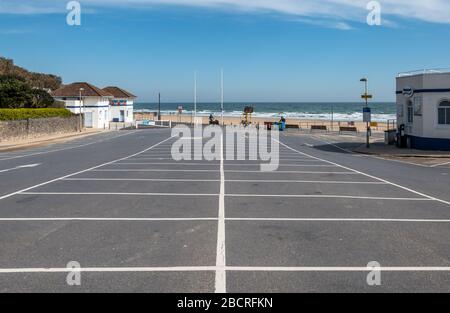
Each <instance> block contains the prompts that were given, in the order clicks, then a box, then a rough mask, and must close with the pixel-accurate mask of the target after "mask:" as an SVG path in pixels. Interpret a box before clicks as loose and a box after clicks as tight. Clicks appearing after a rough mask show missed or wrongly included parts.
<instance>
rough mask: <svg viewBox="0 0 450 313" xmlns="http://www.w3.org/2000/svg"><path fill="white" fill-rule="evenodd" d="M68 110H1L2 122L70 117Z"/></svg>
mask: <svg viewBox="0 0 450 313" xmlns="http://www.w3.org/2000/svg"><path fill="white" fill-rule="evenodd" d="M72 115H73V114H72V112H70V111H69V110H67V109H0V121H17V120H26V119H29V118H30V119H36V118H48V117H70V116H72Z"/></svg>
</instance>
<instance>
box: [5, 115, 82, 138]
mask: <svg viewBox="0 0 450 313" xmlns="http://www.w3.org/2000/svg"><path fill="white" fill-rule="evenodd" d="M78 131H80V118H79V116H72V117H64V118H63V117H52V118H40V119H29V120H21V121H1V122H0V141H2V142H5V141H15V140H24V139H31V138H39V137H44V136H49V135H58V134H65V133H73V132H78Z"/></svg>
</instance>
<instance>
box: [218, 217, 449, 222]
mask: <svg viewBox="0 0 450 313" xmlns="http://www.w3.org/2000/svg"><path fill="white" fill-rule="evenodd" d="M226 220H227V221H250V222H252V221H254V222H264V221H269V222H383V223H384V222H393V223H450V220H439V219H437V220H436V219H433V220H429V219H428V220H427V219H398V218H227V219H226Z"/></svg>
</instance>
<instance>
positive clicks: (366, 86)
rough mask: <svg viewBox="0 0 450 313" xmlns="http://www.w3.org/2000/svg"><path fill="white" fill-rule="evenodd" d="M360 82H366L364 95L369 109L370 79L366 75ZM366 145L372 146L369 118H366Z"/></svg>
mask: <svg viewBox="0 0 450 313" xmlns="http://www.w3.org/2000/svg"><path fill="white" fill-rule="evenodd" d="M359 81H360V82H362V83H364V95H363V96H362V98H363V99H365V100H366V109H369V99H371V98H372V96H371V95H369V80H368V79H367V78H366V77H364V78H361V79H360V80H359ZM366 130H367V132H366V146H367V148H370V124H369V119H366Z"/></svg>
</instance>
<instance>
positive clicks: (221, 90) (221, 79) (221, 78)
mask: <svg viewBox="0 0 450 313" xmlns="http://www.w3.org/2000/svg"><path fill="white" fill-rule="evenodd" d="M220 81H221V88H220V92H221V99H220V109H221V110H222V126H224V120H223V69H221V71H220Z"/></svg>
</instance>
